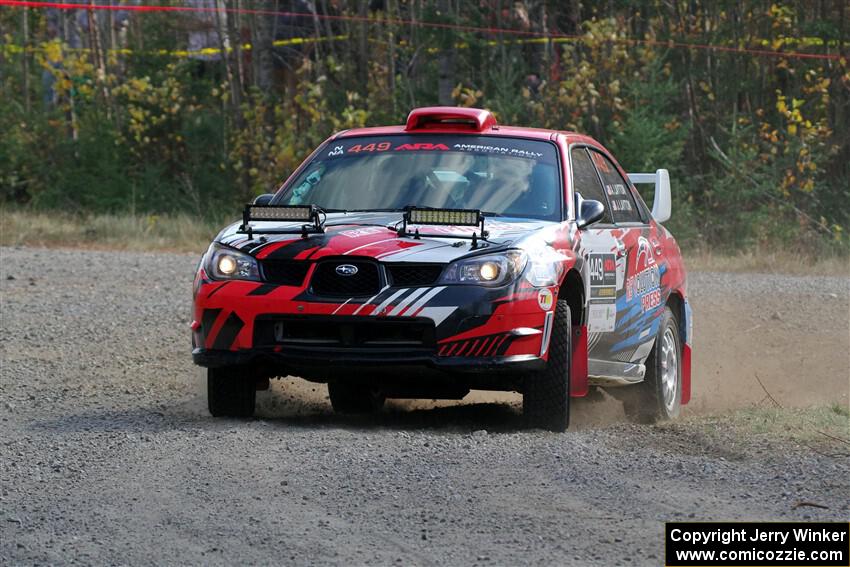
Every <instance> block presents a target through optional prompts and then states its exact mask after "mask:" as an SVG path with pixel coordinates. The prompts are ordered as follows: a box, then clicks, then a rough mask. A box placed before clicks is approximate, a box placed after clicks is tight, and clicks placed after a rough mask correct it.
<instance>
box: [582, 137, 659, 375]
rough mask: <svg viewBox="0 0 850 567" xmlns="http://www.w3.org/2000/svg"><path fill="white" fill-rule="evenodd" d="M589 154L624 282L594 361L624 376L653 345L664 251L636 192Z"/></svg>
mask: <svg viewBox="0 0 850 567" xmlns="http://www.w3.org/2000/svg"><path fill="white" fill-rule="evenodd" d="M588 152H589V155H590V157H591V161H592V162H593V165H594V166H595V168H596V171H597V173H598V175H599V180H600V181H601V183H602V186H603V190H604V193H605V197H606V198H607V200H608V204H609V206H610V211H611V220H612V223H613V228H612V229H611V235H612V237H613V239H614V240H616V242H617V245H618V247H619V248H618V251H620V252H624V253H625V257H624V258H622V259H623V268H624V273H623V278H622V280H619V281H618V286H617V293H616V304H615V308H616V322H615V324H614V329H613V330H612V331H610V332H608V333H606V334H605V335H604V336H603V337H602V339H601V340H600V341H599V342H598V343H597V344H596V345H595V347H596V348H595V349H594V350H593V354H592V356H593V357H594V358H599V359H601V360H606V361H609V362H616V363H622V364H625V365H626V366H623V367H621V368H620V370H621V371H622V372H623V373H626V374H628V373H630V372H636V371H638V370H637V369H636V368H634V367H633V366H631V365H636V364H643V363H644V362H645V360H646V358H647V356H648V355H649V352H650V350H651V349H652V345H653V344H654V342H655V335H656V333H657V327H658V324H659V316H660V314H661V311H662V310H663V307H664V303H663V299H664V298H663V297H662V293H661V278H662V275H663V273H664V271H665V267H666V265H665V262H664V257H663V248H662V246H661V244H660V243H659V242H658V240H657V238H656V235H655V231H654V230H652V226H651V218H650V215H649V212H648V211H647V210H646V205H644V204H643V201H642V200H640V198H639V197H638V196H637V195H636V193H635V190H634V187H633V186H632V185H631V184H630V183H629V182H627V181H626V179H625V178H624V176H623V174H622V173H621V171H620V170H619V169H618V168H617V166H616V165H615V163H614V162H613V161H612V160H611V159H610V158H609V157H608V156H607V155H606V154H605V153H603V152H602V151H599V150H598V149H595V148H588ZM619 283H622V285H619Z"/></svg>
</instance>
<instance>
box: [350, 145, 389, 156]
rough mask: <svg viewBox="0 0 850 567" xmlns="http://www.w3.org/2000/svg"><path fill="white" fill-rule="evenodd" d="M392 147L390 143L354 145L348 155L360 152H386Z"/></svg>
mask: <svg viewBox="0 0 850 567" xmlns="http://www.w3.org/2000/svg"><path fill="white" fill-rule="evenodd" d="M391 146H392V144H390V143H389V142H378V143H372V144H365V145H363V144H354V145H353V146H351V147H350V148H348V152H347V153H349V154H359V153H360V152H385V151H387V150H388V149H390V147H391Z"/></svg>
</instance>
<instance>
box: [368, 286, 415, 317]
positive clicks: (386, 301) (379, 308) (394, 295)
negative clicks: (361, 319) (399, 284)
mask: <svg viewBox="0 0 850 567" xmlns="http://www.w3.org/2000/svg"><path fill="white" fill-rule="evenodd" d="M409 289H410V288H407V287H406V288H404V289H400V290H398V291H397V292H395V293H394V294H392V295H391V296H389V297H388V298H386V299H385V300H384V302H383V303H381V304H380V305H378V306H377V307H375V310H374V311H372V313H371V315H372V316H373V317H374V316H375V315H380V314H381V311H383V310H384V307H386V306H387V305H389V304H390V302H392V300H394V299H395V298H397V297H399V296H400V295H402V294H404V293H407V291H408V290H409Z"/></svg>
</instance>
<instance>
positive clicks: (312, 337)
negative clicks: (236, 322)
mask: <svg viewBox="0 0 850 567" xmlns="http://www.w3.org/2000/svg"><path fill="white" fill-rule="evenodd" d="M254 344H255V345H258V346H271V345H279V344H283V345H291V346H300V347H308V346H313V347H336V348H354V349H381V350H386V349H403V348H408V349H409V348H433V347H434V346H435V344H436V340H435V331H434V323H433V321H429V320H423V319H413V318H406V317H405V318H398V317H397V318H385V317H382V318H371V317H365V318H364V317H345V316H338V317H318V316H314V317H309V316H296V315H290V316H279V315H261V316H259V317H257V319H256V321H255V323H254Z"/></svg>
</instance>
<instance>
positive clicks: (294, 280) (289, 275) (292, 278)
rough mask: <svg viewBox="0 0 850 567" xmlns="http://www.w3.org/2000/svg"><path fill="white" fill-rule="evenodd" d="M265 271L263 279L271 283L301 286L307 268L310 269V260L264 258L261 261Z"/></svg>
mask: <svg viewBox="0 0 850 567" xmlns="http://www.w3.org/2000/svg"><path fill="white" fill-rule="evenodd" d="M260 266H261V267H262V271H263V279H264V280H266V281H267V282H270V283H276V284H279V285H294V286H300V285H301V284H303V283H304V277H305V276H306V275H307V270H309V269H310V263H309V262H299V261H297V260H264V261H262V262H261V263H260Z"/></svg>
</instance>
